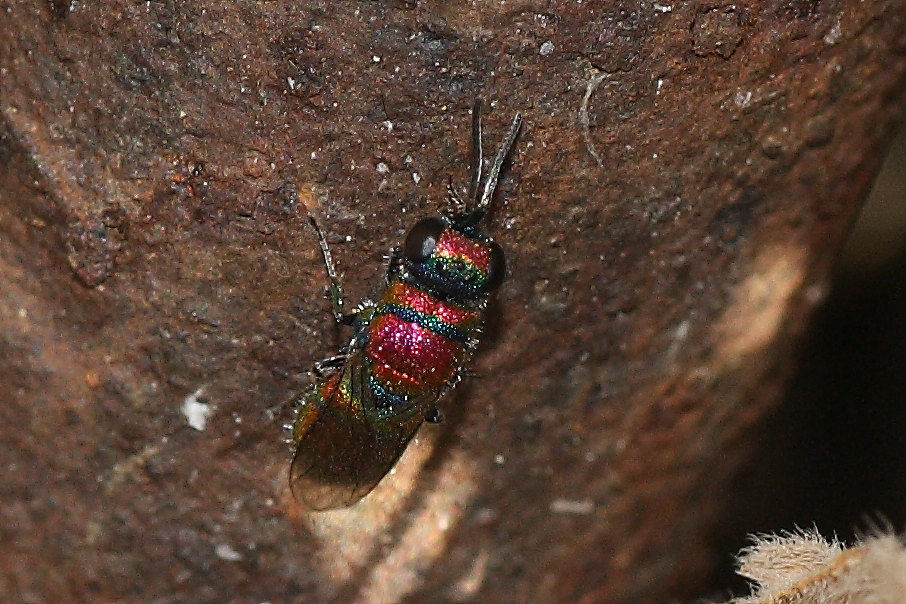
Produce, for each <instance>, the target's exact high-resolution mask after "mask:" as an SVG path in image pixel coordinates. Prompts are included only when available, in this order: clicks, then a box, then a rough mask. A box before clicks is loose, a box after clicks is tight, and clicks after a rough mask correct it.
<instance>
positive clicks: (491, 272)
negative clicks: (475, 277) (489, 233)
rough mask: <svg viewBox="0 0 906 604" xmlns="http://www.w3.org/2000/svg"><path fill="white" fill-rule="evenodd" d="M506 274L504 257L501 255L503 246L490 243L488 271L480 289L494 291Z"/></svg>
mask: <svg viewBox="0 0 906 604" xmlns="http://www.w3.org/2000/svg"><path fill="white" fill-rule="evenodd" d="M504 275H506V259H505V258H504V257H503V248H502V247H500V246H499V245H497V244H496V243H492V244H491V251H490V253H489V254H488V273H487V276H486V277H485V281H484V286H483V287H482V289H483V290H484V291H486V292H490V291H494V290H495V289H497V288H498V287H500V284H501V283H503V277H504Z"/></svg>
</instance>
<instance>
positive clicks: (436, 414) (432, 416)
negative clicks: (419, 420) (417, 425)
mask: <svg viewBox="0 0 906 604" xmlns="http://www.w3.org/2000/svg"><path fill="white" fill-rule="evenodd" d="M425 421H426V422H428V423H429V424H439V423H440V422H442V421H444V414H443V413H441V411H440V409H438V408H437V407H431V408H430V409H428V413H426V414H425Z"/></svg>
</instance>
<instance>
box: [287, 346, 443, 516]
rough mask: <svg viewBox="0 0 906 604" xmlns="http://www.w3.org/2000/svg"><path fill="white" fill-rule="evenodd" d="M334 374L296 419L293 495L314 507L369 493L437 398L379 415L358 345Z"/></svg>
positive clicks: (338, 504)
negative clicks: (330, 383) (329, 388)
mask: <svg viewBox="0 0 906 604" xmlns="http://www.w3.org/2000/svg"><path fill="white" fill-rule="evenodd" d="M334 379H335V380H336V382H335V386H334V388H333V390H332V391H330V392H329V393H327V394H326V396H325V397H324V400H323V401H321V400H319V398H318V397H317V396H314V395H309V396H308V398H306V399H305V401H304V402H303V403H302V406H301V407H300V409H299V415H298V417H297V419H296V422H297V423H296V429H295V435H294V437H295V440H296V452H295V456H294V457H293V462H292V465H291V466H290V477H289V483H290V488H291V489H292V492H293V496H294V497H295V498H296V500H297V501H299V502H300V503H301V504H303V505H305V506H306V507H308V508H310V509H312V510H327V509H333V508H340V507H346V506H349V505H352V504H353V503H355V502H357V501H358V500H359V499H361V498H362V497H364V496H365V495H367V494H368V493H369V492H371V490H372V489H373V488H374V487H375V485H376V484H377V483H378V482H380V480H381V478H383V477H384V475H385V474H386V473H387V472H388V471H389V470H390V468H392V467H393V465H394V464H395V463H396V461H397V459H399V457H400V455H402V453H403V451H405V449H406V446H407V445H408V444H409V441H410V440H411V439H412V436H413V435H414V434H415V432H416V430H418V427H419V426H420V425H421V423H422V421H423V420H424V415H425V410H426V409H427V407H428V405H429V404H431V403H433V402H435V401H436V400H437V398H438V394H437V393H427V394H426V395H424V396H423V397H420V398H419V399H416V400H412V401H411V404H410V405H409V406H408V407H407V409H406V410H403V411H401V412H399V413H397V414H396V415H393V416H390V417H388V418H380V419H378V418H377V417H376V414H375V413H373V412H372V410H373V407H374V402H373V401H372V400H371V399H372V395H371V389H370V387H369V381H368V368H367V366H366V364H365V362H364V359H363V357H362V352H361V350H359V351H356V352H354V353H353V354H352V355H351V356H350V357H349V358H348V359H347V361H346V364H345V365H344V366H343V369H342V370H341V373H340V374H339V376H335V377H334ZM365 407H367V408H365ZM299 422H301V423H299Z"/></svg>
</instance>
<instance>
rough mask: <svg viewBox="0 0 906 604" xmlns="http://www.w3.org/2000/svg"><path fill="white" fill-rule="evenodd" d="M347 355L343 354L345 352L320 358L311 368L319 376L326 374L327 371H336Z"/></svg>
mask: <svg viewBox="0 0 906 604" xmlns="http://www.w3.org/2000/svg"><path fill="white" fill-rule="evenodd" d="M347 356H348V355H345V354H338V355H336V356H332V357H328V358H326V359H322V360H320V361H318V362H317V363H315V365H314V367H312V369H311V370H312V371H313V372H314V374H315V375H316V376H318V377H319V378H320V377H324V376H325V375H327V374H328V372H333V371H336V370H337V369H339V368H340V367H342V366H343V363H345V362H346V357H347Z"/></svg>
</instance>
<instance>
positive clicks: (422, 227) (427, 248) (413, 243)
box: [403, 218, 447, 262]
mask: <svg viewBox="0 0 906 604" xmlns="http://www.w3.org/2000/svg"><path fill="white" fill-rule="evenodd" d="M445 228H447V225H446V224H445V223H444V221H443V220H441V219H440V218H425V219H424V220H419V221H418V222H417V223H415V226H414V227H412V228H411V229H410V230H409V234H408V235H406V243H405V244H404V245H403V253H404V254H405V255H406V259H407V260H411V261H412V262H424V261H425V260H427V259H428V258H430V257H431V254H432V253H434V248H435V247H437V240H438V239H440V234H441V233H442V232H443V230H444V229H445Z"/></svg>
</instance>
